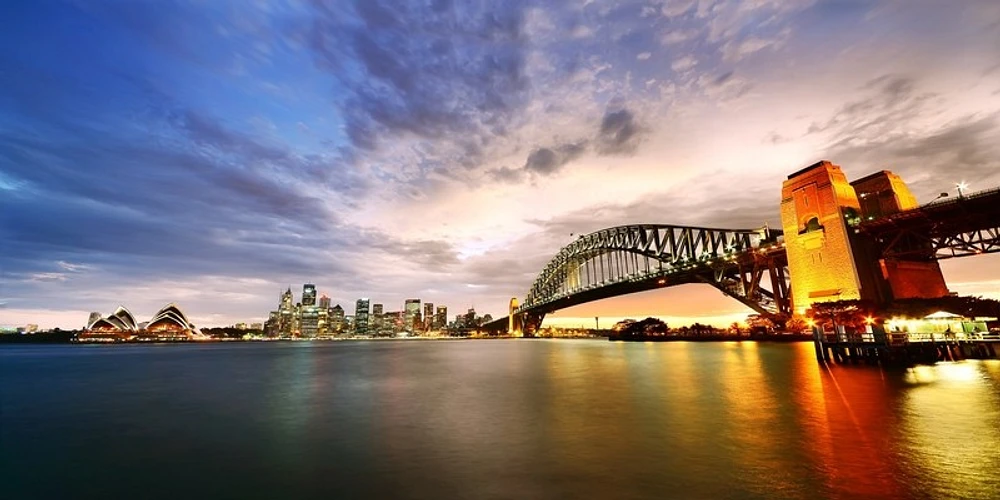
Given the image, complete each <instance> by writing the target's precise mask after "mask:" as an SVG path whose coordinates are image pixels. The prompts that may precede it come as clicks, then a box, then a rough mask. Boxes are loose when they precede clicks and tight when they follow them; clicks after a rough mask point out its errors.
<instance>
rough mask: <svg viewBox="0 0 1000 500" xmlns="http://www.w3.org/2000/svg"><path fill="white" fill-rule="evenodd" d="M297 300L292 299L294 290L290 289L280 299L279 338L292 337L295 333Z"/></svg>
mask: <svg viewBox="0 0 1000 500" xmlns="http://www.w3.org/2000/svg"><path fill="white" fill-rule="evenodd" d="M294 301H295V298H294V297H292V288H291V287H288V290H285V291H284V292H283V293H282V294H281V297H280V298H279V304H280V305H279V306H278V336H280V337H291V336H292V332H293V331H295V320H296V318H295V303H294Z"/></svg>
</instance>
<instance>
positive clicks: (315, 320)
mask: <svg viewBox="0 0 1000 500" xmlns="http://www.w3.org/2000/svg"><path fill="white" fill-rule="evenodd" d="M299 311H300V312H299V314H300V315H301V316H300V317H299V321H300V324H299V335H300V336H302V337H304V338H309V339H311V338H313V337H315V336H316V334H317V333H318V332H319V308H318V307H316V285H313V284H312V283H306V284H305V285H302V308H301V309H300V310H299Z"/></svg>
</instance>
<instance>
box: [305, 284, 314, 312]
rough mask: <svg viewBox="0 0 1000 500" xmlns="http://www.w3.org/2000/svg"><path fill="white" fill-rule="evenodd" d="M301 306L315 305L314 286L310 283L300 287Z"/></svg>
mask: <svg viewBox="0 0 1000 500" xmlns="http://www.w3.org/2000/svg"><path fill="white" fill-rule="evenodd" d="M302 305H304V306H314V305H316V285H313V284H312V283H306V284H305V285H302Z"/></svg>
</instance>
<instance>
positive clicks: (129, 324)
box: [79, 303, 201, 342]
mask: <svg viewBox="0 0 1000 500" xmlns="http://www.w3.org/2000/svg"><path fill="white" fill-rule="evenodd" d="M91 317H93V315H91ZM200 337H201V332H199V331H198V329H197V328H195V326H194V325H193V324H191V322H190V321H188V319H187V316H185V315H184V312H183V311H181V309H180V308H179V307H178V306H177V305H176V304H173V303H171V304H167V305H166V306H164V307H163V308H162V309H160V310H159V311H157V313H156V314H155V315H153V319H151V320H149V321H147V322H144V323H139V324H136V321H135V316H133V315H132V313H131V312H129V310H128V309H126V308H125V307H124V306H118V309H115V312H114V313H112V314H111V315H110V316H107V317H101V316H100V314H98V317H97V318H96V319H94V320H93V321H91V322H90V324H88V325H87V328H85V329H84V331H83V332H82V333H81V334H80V336H79V340H81V341H84V342H92V341H98V342H100V341H124V340H132V339H138V340H157V341H159V340H191V339H194V338H200Z"/></svg>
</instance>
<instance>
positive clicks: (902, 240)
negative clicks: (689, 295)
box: [485, 161, 1000, 336]
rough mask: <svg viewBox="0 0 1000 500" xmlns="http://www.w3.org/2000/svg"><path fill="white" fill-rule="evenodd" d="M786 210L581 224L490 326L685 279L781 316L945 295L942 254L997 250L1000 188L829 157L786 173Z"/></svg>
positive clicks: (535, 320)
mask: <svg viewBox="0 0 1000 500" xmlns="http://www.w3.org/2000/svg"><path fill="white" fill-rule="evenodd" d="M781 220H782V229H780V230H779V229H774V228H768V227H762V228H754V229H716V228H705V227H691V226H680V225H670V224H633V225H624V226H617V227H611V228H607V229H601V230H599V231H595V232H593V233H590V234H586V235H582V236H580V237H578V239H576V240H575V241H573V242H572V243H570V244H569V245H566V246H565V247H563V248H562V249H560V250H559V251H558V252H557V253H556V255H555V256H554V257H553V258H552V260H551V261H549V263H548V264H547V265H546V266H545V267H544V268H543V269H542V271H541V273H540V274H539V275H538V277H537V278H536V279H535V281H534V283H532V285H531V288H530V289H529V290H528V293H527V295H526V296H525V297H524V300H523V301H520V302H519V301H518V300H517V299H516V298H515V299H512V300H511V304H510V314H509V315H508V316H507V317H504V318H501V319H498V320H496V321H494V322H492V323H490V324H488V325H486V326H485V329H486V330H487V331H490V332H494V333H511V334H524V335H526V336H530V335H532V334H533V333H534V332H535V331H536V330H537V329H538V328H539V326H540V325H541V323H542V320H543V319H544V317H545V315H546V314H551V313H554V312H555V311H558V310H560V309H564V308H567V307H571V306H575V305H579V304H584V303H587V302H591V301H595V300H600V299H605V298H610V297H615V296H619V295H625V294H630V293H636V292H642V291H647V290H653V289H657V288H664V287H669V286H676V285H682V284H688V283H704V284H708V285H711V286H713V287H715V288H717V289H718V290H720V291H721V292H722V293H723V294H725V295H727V296H729V297H732V298H733V299H736V300H737V301H739V302H741V303H743V304H744V305H746V306H747V307H748V308H749V309H750V310H753V311H756V312H757V313H759V314H761V315H762V316H764V317H766V318H769V319H771V320H773V321H775V322H776V323H779V324H780V323H783V322H785V321H787V320H788V319H790V318H792V317H793V316H803V315H806V314H808V310H809V307H810V306H811V304H813V303H816V302H825V301H836V300H852V299H854V300H870V301H872V302H874V303H876V304H887V303H890V302H891V301H893V300H895V299H904V298H934V297H942V296H945V295H947V294H948V289H947V285H946V283H945V282H944V278H943V276H942V274H941V270H940V267H939V265H938V260H941V259H949V258H956V257H966V256H972V255H979V254H985V253H994V252H1000V188H997V189H992V190H986V191H980V192H976V193H964V192H963V191H962V188H961V187H960V188H959V193H958V196H957V197H945V194H942V196H941V197H939V198H938V199H937V200H935V201H933V202H931V203H927V204H923V205H919V204H918V203H917V202H916V199H915V198H914V197H913V195H912V194H911V193H910V191H909V189H908V188H907V187H906V185H905V184H904V183H903V181H902V180H901V179H900V178H899V177H898V176H897V175H895V174H893V173H892V172H889V171H881V172H877V173H874V174H872V175H869V176H866V177H864V178H861V179H858V180H856V181H854V182H848V181H847V178H846V176H844V174H843V172H842V171H841V170H840V168H839V167H838V166H836V165H833V164H832V163H830V162H827V161H822V162H819V163H816V164H813V165H810V166H809V167H806V168H805V169H802V170H800V171H798V172H795V173H793V174H792V175H790V176H788V179H787V180H786V181H785V182H784V184H783V186H782V192H781Z"/></svg>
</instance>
